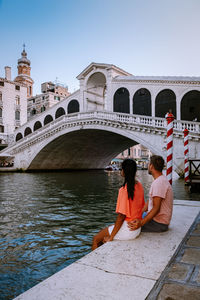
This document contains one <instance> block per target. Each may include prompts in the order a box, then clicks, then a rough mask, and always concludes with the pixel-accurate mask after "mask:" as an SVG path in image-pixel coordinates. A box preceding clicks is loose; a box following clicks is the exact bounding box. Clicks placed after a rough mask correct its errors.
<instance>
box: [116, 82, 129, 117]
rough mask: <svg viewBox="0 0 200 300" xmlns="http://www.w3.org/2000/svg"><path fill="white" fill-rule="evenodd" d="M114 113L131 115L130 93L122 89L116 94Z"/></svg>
mask: <svg viewBox="0 0 200 300" xmlns="http://www.w3.org/2000/svg"><path fill="white" fill-rule="evenodd" d="M113 111H114V112H121V113H127V114H129V113H130V99H129V91H128V90H127V89H126V88H124V87H121V88H119V89H118V90H117V91H116V92H115V94H114V103H113Z"/></svg>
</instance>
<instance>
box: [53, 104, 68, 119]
mask: <svg viewBox="0 0 200 300" xmlns="http://www.w3.org/2000/svg"><path fill="white" fill-rule="evenodd" d="M65 114H66V112H65V110H64V108H63V107H59V108H58V109H57V110H56V113H55V119H58V118H59V117H61V116H63V115H65Z"/></svg>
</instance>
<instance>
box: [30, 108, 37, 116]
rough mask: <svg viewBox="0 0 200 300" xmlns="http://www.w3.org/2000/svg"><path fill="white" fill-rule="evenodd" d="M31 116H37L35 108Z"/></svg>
mask: <svg viewBox="0 0 200 300" xmlns="http://www.w3.org/2000/svg"><path fill="white" fill-rule="evenodd" d="M31 115H32V116H34V115H36V109H35V108H33V110H32V111H31Z"/></svg>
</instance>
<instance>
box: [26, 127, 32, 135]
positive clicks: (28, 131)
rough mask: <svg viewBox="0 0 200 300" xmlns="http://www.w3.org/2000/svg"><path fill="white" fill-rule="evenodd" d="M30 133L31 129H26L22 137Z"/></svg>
mask: <svg viewBox="0 0 200 300" xmlns="http://www.w3.org/2000/svg"><path fill="white" fill-rule="evenodd" d="M31 133H32V130H31V128H30V127H27V128H26V129H25V131H24V136H27V135H29V134H31Z"/></svg>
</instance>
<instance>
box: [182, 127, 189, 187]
mask: <svg viewBox="0 0 200 300" xmlns="http://www.w3.org/2000/svg"><path fill="white" fill-rule="evenodd" d="M183 133H184V157H185V161H184V163H185V172H184V173H185V183H187V182H188V181H189V162H188V158H189V150H188V133H189V131H188V129H187V128H185V129H184V131H183Z"/></svg>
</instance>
